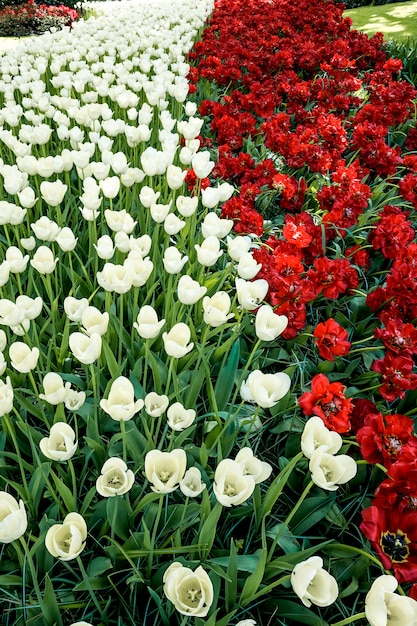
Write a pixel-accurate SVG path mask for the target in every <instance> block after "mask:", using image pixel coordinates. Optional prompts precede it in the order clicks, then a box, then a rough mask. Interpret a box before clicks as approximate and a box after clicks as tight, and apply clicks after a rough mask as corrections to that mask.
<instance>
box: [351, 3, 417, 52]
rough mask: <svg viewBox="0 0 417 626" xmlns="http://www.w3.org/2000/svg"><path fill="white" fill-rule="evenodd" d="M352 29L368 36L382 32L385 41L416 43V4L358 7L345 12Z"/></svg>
mask: <svg viewBox="0 0 417 626" xmlns="http://www.w3.org/2000/svg"><path fill="white" fill-rule="evenodd" d="M344 17H350V18H351V19H352V21H353V28H355V29H356V30H360V31H363V32H364V33H366V34H367V35H369V36H372V35H374V34H375V33H377V32H382V33H384V35H385V38H386V39H395V40H396V41H408V40H410V39H411V40H415V41H416V42H417V2H396V3H395V4H385V5H381V6H367V7H359V8H357V9H349V10H348V11H345V13H344Z"/></svg>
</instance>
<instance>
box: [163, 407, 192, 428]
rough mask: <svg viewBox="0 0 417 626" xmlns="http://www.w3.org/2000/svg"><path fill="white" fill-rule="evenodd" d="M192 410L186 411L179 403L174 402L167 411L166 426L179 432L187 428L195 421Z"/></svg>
mask: <svg viewBox="0 0 417 626" xmlns="http://www.w3.org/2000/svg"><path fill="white" fill-rule="evenodd" d="M195 416H196V412H195V411H194V409H186V408H185V407H184V406H183V405H182V404H181V402H174V403H173V404H171V406H170V407H169V409H168V411H167V418H168V424H169V426H170V427H171V428H172V430H176V431H181V430H184V429H185V428H188V427H189V426H191V424H193V422H194V420H195Z"/></svg>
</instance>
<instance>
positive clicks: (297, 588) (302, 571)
mask: <svg viewBox="0 0 417 626" xmlns="http://www.w3.org/2000/svg"><path fill="white" fill-rule="evenodd" d="M291 586H292V588H293V590H294V592H295V593H296V594H297V596H298V597H299V598H300V600H301V602H302V603H303V604H304V606H307V607H310V606H311V605H312V604H315V605H316V606H321V607H324V606H329V605H330V604H333V602H334V601H335V600H336V598H337V596H338V595H339V589H338V586H337V582H336V579H335V578H334V577H333V576H332V575H331V574H329V572H327V571H326V570H325V569H323V559H322V558H321V557H319V556H312V557H310V558H309V559H307V560H306V561H302V562H301V563H297V565H296V566H295V567H294V569H293V571H292V572H291Z"/></svg>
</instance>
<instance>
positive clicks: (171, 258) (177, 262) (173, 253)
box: [162, 246, 188, 274]
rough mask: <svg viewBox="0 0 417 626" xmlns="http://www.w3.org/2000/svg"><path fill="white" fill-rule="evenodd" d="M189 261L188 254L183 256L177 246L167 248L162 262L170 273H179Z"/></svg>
mask: <svg viewBox="0 0 417 626" xmlns="http://www.w3.org/2000/svg"><path fill="white" fill-rule="evenodd" d="M187 261H188V256H185V255H184V256H182V254H181V252H180V251H179V250H178V248H176V247H175V246H169V247H168V248H165V251H164V256H163V259H162V262H163V264H164V268H165V271H166V272H167V273H168V274H178V272H180V271H181V270H182V268H183V267H184V265H185V264H186V263H187Z"/></svg>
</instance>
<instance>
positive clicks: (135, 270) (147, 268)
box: [123, 249, 153, 287]
mask: <svg viewBox="0 0 417 626" xmlns="http://www.w3.org/2000/svg"><path fill="white" fill-rule="evenodd" d="M123 265H124V266H125V267H126V268H127V269H128V270H129V273H130V279H131V283H132V286H133V287H143V285H145V283H146V281H147V280H148V278H149V276H150V275H151V274H152V270H153V263H152V261H151V260H150V258H149V257H146V258H145V259H144V258H143V257H142V254H141V253H140V252H138V251H137V250H134V249H132V250H131V251H130V252H129V254H128V256H127V259H125V261H124V263H123Z"/></svg>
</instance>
